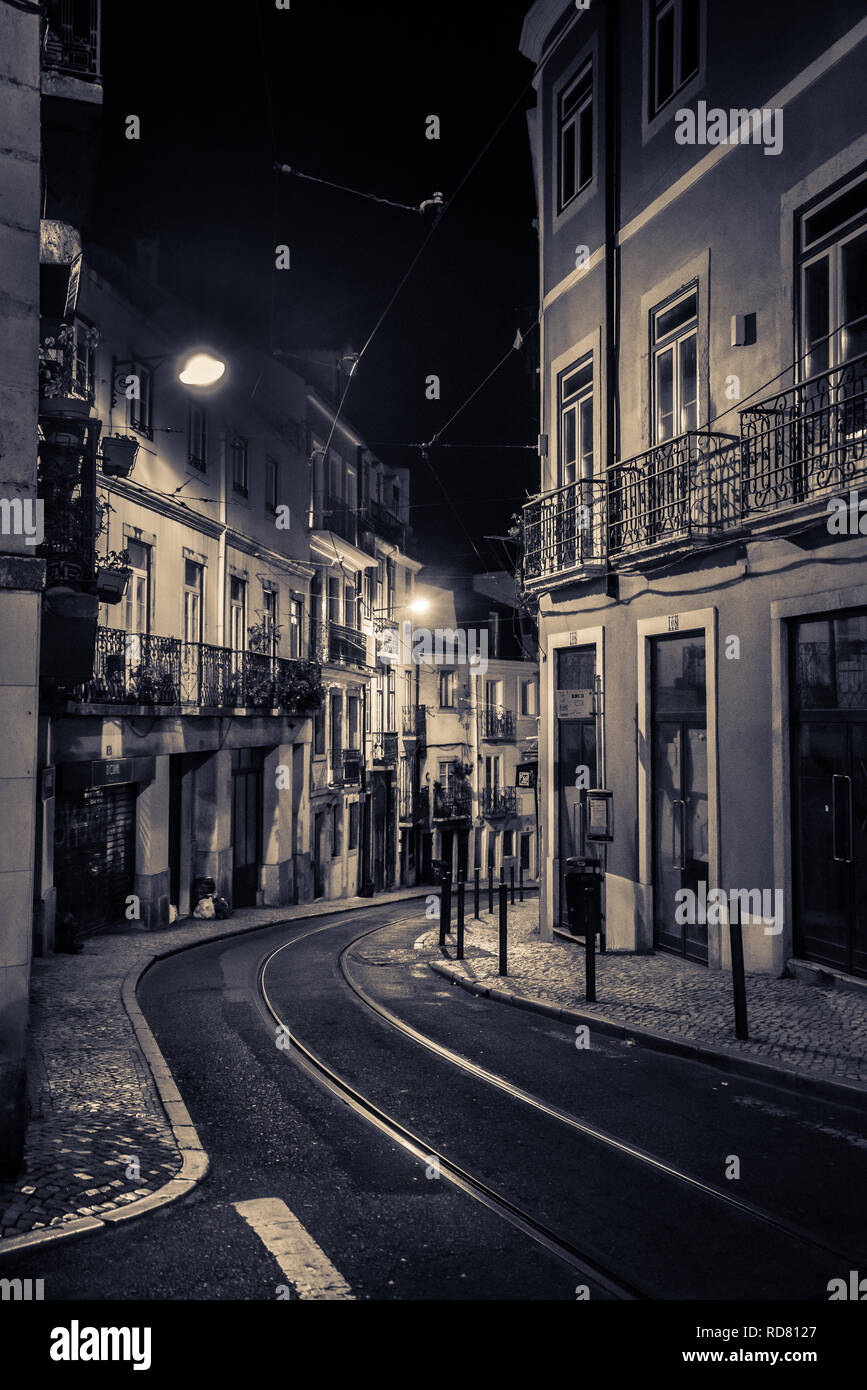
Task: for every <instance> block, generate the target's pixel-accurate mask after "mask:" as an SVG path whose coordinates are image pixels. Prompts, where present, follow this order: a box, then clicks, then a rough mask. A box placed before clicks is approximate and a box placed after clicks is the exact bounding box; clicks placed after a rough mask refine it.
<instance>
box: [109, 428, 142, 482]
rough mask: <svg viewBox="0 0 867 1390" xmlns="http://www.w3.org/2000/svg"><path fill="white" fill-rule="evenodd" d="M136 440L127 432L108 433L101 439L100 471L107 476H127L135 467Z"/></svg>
mask: <svg viewBox="0 0 867 1390" xmlns="http://www.w3.org/2000/svg"><path fill="white" fill-rule="evenodd" d="M137 453H138V440H137V439H133V437H132V435H129V434H109V435H107V436H106V438H105V439H103V441H102V456H101V457H102V471H103V473H104V474H105V475H106V477H107V478H128V477H129V475H130V473H131V472H132V470H133V469H134V468H135V459H136V454H137Z"/></svg>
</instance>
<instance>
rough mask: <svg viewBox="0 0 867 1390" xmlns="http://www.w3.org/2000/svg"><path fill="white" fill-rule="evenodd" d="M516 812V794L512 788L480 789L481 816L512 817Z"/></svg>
mask: <svg viewBox="0 0 867 1390" xmlns="http://www.w3.org/2000/svg"><path fill="white" fill-rule="evenodd" d="M517 811H518V793H517V791H516V790H515V788H514V787H482V815H484V816H514V815H516V814H517Z"/></svg>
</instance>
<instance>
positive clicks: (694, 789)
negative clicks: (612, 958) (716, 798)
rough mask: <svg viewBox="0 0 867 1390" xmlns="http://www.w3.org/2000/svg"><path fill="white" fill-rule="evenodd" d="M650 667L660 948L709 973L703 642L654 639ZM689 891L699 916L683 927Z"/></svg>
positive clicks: (690, 916) (697, 637)
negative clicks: (704, 912) (703, 909)
mask: <svg viewBox="0 0 867 1390" xmlns="http://www.w3.org/2000/svg"><path fill="white" fill-rule="evenodd" d="M651 662H652V665H651V682H652V686H651V690H652V718H653V756H652V792H653V926H654V944H655V945H656V946H657V947H658V948H659V949H660V950H664V951H673V952H675V954H677V955H679V956H683V957H685V958H686V959H687V960H693V961H696V962H698V963H699V964H701V965H707V963H708V940H707V923H706V922H701V921H698V920H697V918H698V910H697V909H698V903H699V895H700V885H701V884H702V883H704V885H705V889H706V888H707V882H708V859H709V856H708V790H707V789H708V756H707V713H706V703H705V694H706V691H705V686H706V678H705V642H704V635H703V634H701V633H689V634H686V635H684V636H680V635H679V636H677V637H656V638H654V639H653V641H652V648H651ZM684 889H686V890H688V891H689V892H690V893H691V894H692V897H691V899H686V902H687V904H689V903H691V904H692V905H693V907H694V908H695V909H696V910H694V911H691V912H687V913H680V914H679V915H680V916H684V917H686V918H687V920H686V921H684V922H683V923H680V922H678V921H677V920H676V915H677V909H678V906H679V905H680V904H682V903H683V902H684V899H683V897H682V896H681V897H680V898H678V896H677V895H678V894H679V893H682V890H684ZM704 901H706V898H705V899H704Z"/></svg>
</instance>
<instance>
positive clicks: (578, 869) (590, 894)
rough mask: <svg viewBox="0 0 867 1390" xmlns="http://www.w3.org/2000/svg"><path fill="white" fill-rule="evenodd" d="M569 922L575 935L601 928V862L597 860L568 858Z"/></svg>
mask: <svg viewBox="0 0 867 1390" xmlns="http://www.w3.org/2000/svg"><path fill="white" fill-rule="evenodd" d="M564 880H565V882H564V886H565V890H566V925H567V926H568V928H569V931H570V932H571V933H572V935H573V936H583V937H585V938H586V937H587V935H588V934H589V933H590V932H592V933H593V935H594V936H596V935H597V934H599V933H601V931H602V865H601V863H600V862H599V860H598V859H579V858H575V859H567V860H566V869H565V873H564Z"/></svg>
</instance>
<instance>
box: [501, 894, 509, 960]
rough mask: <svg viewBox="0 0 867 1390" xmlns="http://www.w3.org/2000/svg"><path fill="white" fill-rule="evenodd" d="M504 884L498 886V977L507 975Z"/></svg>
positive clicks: (507, 912)
mask: <svg viewBox="0 0 867 1390" xmlns="http://www.w3.org/2000/svg"><path fill="white" fill-rule="evenodd" d="M508 892H509V890H508V888H507V887H506V885H505V883H501V884H500V969H499V972H498V973H499V974H500V975H508V973H509V971H508V962H507V959H506V956H507V947H508V931H509V899H508Z"/></svg>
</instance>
